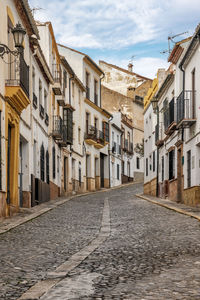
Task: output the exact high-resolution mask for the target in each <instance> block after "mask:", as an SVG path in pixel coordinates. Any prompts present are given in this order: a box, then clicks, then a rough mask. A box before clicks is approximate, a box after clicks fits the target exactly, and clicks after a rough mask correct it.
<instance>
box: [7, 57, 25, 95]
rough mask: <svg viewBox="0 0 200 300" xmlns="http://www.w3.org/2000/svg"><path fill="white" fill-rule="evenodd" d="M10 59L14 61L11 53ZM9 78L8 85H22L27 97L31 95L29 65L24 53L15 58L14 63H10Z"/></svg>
mask: <svg viewBox="0 0 200 300" xmlns="http://www.w3.org/2000/svg"><path fill="white" fill-rule="evenodd" d="M9 61H13V57H12V56H11V55H10V58H9ZM8 66H9V67H8V77H7V78H8V79H7V80H6V82H5V84H6V86H12V87H16V86H20V87H21V88H22V90H23V91H24V93H25V94H26V96H27V97H29V66H28V65H27V64H26V62H25V60H24V58H23V55H22V54H20V55H19V56H17V57H16V58H15V61H14V62H13V63H10V64H8Z"/></svg>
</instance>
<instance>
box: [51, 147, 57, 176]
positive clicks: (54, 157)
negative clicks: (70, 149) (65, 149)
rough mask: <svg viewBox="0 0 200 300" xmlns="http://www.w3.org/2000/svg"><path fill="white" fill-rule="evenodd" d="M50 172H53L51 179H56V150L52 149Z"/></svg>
mask: <svg viewBox="0 0 200 300" xmlns="http://www.w3.org/2000/svg"><path fill="white" fill-rule="evenodd" d="M52 166H53V168H52V170H53V178H54V179H55V178H56V149H55V147H53V149H52Z"/></svg>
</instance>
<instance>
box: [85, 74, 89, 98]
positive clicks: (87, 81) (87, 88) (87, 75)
mask: <svg viewBox="0 0 200 300" xmlns="http://www.w3.org/2000/svg"><path fill="white" fill-rule="evenodd" d="M85 76H86V79H85V80H86V98H87V99H90V87H89V76H90V75H89V73H88V72H86V75H85Z"/></svg>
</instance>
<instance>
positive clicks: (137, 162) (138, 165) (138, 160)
mask: <svg viewBox="0 0 200 300" xmlns="http://www.w3.org/2000/svg"><path fill="white" fill-rule="evenodd" d="M136 166H137V169H139V168H140V159H139V157H137V158H136Z"/></svg>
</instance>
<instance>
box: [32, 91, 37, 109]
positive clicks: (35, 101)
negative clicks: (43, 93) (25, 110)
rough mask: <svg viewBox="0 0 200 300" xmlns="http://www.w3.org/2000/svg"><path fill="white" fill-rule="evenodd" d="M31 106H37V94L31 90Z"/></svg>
mask: <svg viewBox="0 0 200 300" xmlns="http://www.w3.org/2000/svg"><path fill="white" fill-rule="evenodd" d="M33 107H34V108H35V109H36V108H37V96H36V95H35V93H34V92H33Z"/></svg>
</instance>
